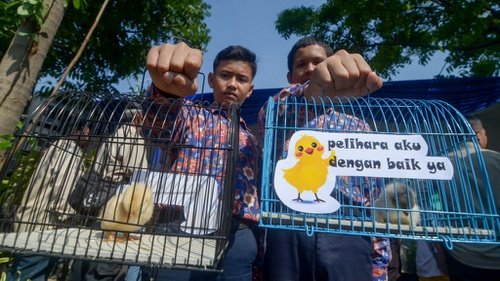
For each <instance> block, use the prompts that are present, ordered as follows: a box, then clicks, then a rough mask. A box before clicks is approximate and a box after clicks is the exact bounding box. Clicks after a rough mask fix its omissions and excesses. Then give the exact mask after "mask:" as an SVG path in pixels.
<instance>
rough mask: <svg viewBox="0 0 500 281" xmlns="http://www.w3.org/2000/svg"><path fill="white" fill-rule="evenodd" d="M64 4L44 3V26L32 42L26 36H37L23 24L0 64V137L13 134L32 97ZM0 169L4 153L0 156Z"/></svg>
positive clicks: (50, 0)
mask: <svg viewBox="0 0 500 281" xmlns="http://www.w3.org/2000/svg"><path fill="white" fill-rule="evenodd" d="M63 2H64V0H45V1H44V3H43V5H44V9H45V11H46V14H45V18H44V22H43V24H42V26H41V29H40V31H39V33H38V41H37V42H34V41H33V40H32V39H31V38H30V37H29V36H26V35H23V33H24V34H26V33H31V34H33V33H37V30H35V28H36V26H35V25H34V23H33V22H29V21H26V22H25V23H23V24H22V25H21V26H20V28H19V30H18V31H17V32H16V35H15V36H14V38H13V39H12V42H11V44H10V46H9V48H8V49H7V51H6V52H5V55H4V57H3V58H2V61H1V62H0V120H1V122H0V135H9V134H12V133H13V132H14V131H15V128H16V123H17V121H18V120H19V119H20V118H21V115H22V114H23V112H24V109H25V107H26V105H28V103H29V101H30V100H31V98H32V96H33V88H34V87H35V82H36V79H37V77H38V74H39V72H40V70H41V68H42V65H43V62H44V60H45V57H46V56H47V53H48V51H49V49H50V46H51V44H52V41H53V40H54V36H55V35H56V33H57V30H58V28H59V25H60V24H61V21H62V19H63V17H64V13H65V8H64V5H63V4H64V3H63ZM0 154H1V155H0V167H1V166H3V162H4V153H1V152H0Z"/></svg>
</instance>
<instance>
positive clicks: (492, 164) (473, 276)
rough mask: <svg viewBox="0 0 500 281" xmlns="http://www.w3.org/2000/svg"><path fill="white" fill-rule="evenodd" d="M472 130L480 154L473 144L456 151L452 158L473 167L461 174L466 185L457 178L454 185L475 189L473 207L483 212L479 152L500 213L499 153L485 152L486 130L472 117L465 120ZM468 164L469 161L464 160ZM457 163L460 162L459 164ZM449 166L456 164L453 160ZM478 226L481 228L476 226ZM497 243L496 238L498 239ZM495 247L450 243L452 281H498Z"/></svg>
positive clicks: (498, 247)
mask: <svg viewBox="0 0 500 281" xmlns="http://www.w3.org/2000/svg"><path fill="white" fill-rule="evenodd" d="M467 119H468V121H469V123H470V125H471V126H472V129H473V130H474V132H475V133H476V135H477V138H478V142H479V145H480V147H481V149H480V151H476V149H475V146H474V144H473V143H472V142H469V143H467V144H465V145H464V146H463V147H461V148H459V149H458V151H455V152H454V154H453V157H457V158H461V157H467V159H471V161H472V162H471V163H472V165H467V166H466V167H465V169H463V172H465V173H466V175H464V177H463V178H465V179H468V181H466V182H460V180H459V179H457V181H456V184H457V186H458V187H459V189H460V185H462V184H466V185H470V186H472V187H476V186H477V191H476V192H474V193H473V194H472V197H473V198H472V199H471V200H473V201H474V202H473V203H474V204H473V206H475V207H476V210H475V211H476V212H479V213H480V212H482V210H480V209H479V207H481V206H483V205H482V204H480V202H485V201H486V199H485V194H487V190H486V188H487V185H486V182H485V178H484V177H483V176H481V175H482V172H483V171H482V170H481V165H480V163H479V161H478V158H479V157H478V155H477V154H478V153H481V154H482V157H483V160H484V167H486V171H487V172H488V175H489V181H490V185H491V189H492V190H491V191H492V194H493V201H494V206H495V208H496V213H497V214H498V213H499V211H500V208H499V206H500V177H499V176H498V175H500V153H499V152H497V151H493V150H489V149H486V148H485V147H486V145H487V138H486V130H485V129H484V128H483V126H482V123H481V121H480V120H479V119H477V118H475V117H468V118H467ZM467 161H469V160H467ZM458 162H460V161H458ZM452 163H455V162H454V161H452ZM479 227H481V226H480V225H479ZM495 228H496V229H495V230H496V231H497V233H499V231H500V229H499V226H498V225H495ZM497 240H498V237H497ZM496 242H497V244H474V243H453V249H452V250H449V251H446V262H447V265H448V274H449V277H450V280H451V281H472V280H474V281H481V280H500V243H498V242H499V241H496Z"/></svg>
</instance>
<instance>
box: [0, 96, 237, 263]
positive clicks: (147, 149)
mask: <svg viewBox="0 0 500 281" xmlns="http://www.w3.org/2000/svg"><path fill="white" fill-rule="evenodd" d="M212 112H219V113H220V112H224V114H212ZM238 114H239V110H238V109H237V108H236V107H231V108H224V109H221V108H219V107H217V106H216V105H213V104H208V103H201V102H200V103H194V102H190V101H186V100H184V99H171V100H169V99H165V100H163V101H162V102H158V101H155V100H153V98H151V97H145V96H133V95H111V94H88V93H67V94H59V95H56V96H55V97H51V98H49V99H47V100H46V101H45V102H44V103H43V104H42V105H41V106H40V107H39V108H38V109H37V110H36V111H35V112H34V113H33V114H32V115H31V117H30V118H29V119H28V120H27V122H26V124H27V125H26V126H25V128H24V129H23V130H21V131H20V132H19V133H18V134H17V138H16V141H15V143H14V149H12V150H11V151H10V153H9V155H8V158H7V163H8V165H5V168H4V169H3V170H2V172H1V174H0V175H1V179H2V188H3V190H5V191H4V193H3V195H2V197H1V201H0V202H1V206H2V211H3V213H2V216H1V218H0V229H1V233H0V248H2V249H3V250H8V251H13V252H19V253H21V254H27V255H30V254H34V253H36V254H37V255H47V256H55V257H63V258H76V259H82V260H92V261H107V262H117V263H123V264H137V265H147V266H149V267H151V266H153V267H155V266H156V267H174V268H175V267H181V268H195V269H196V268H197V269H204V270H219V266H220V261H221V259H222V257H223V253H224V249H225V247H226V246H227V243H228V236H229V230H230V222H231V221H230V220H231V217H232V202H233V199H232V198H233V190H232V189H233V188H234V185H235V184H234V183H235V180H236V179H235V176H234V175H235V173H234V167H235V166H236V157H237V151H236V152H235V151H234V149H235V148H238V124H237V122H236V124H232V122H231V121H230V120H238V119H239V116H238ZM223 115H224V116H227V118H221V116H223ZM194 126H196V127H197V128H198V129H199V130H200V131H189V128H193V127H194ZM228 128H229V129H228ZM201 131H203V132H205V133H206V134H207V136H210V135H220V136H221V138H220V140H221V141H220V142H219V141H217V140H214V139H212V138H201V137H199V136H197V135H196V134H199V133H200V132H201ZM190 134H193V135H194V137H193V135H190ZM188 136H190V138H189V141H187V139H188ZM200 155H201V156H203V157H199V156H200Z"/></svg>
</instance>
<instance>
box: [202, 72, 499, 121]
mask: <svg viewBox="0 0 500 281" xmlns="http://www.w3.org/2000/svg"><path fill="white" fill-rule="evenodd" d="M257 86H258V85H257ZM280 90H281V89H280V88H274V89H259V90H254V92H253V94H252V96H251V97H250V98H249V99H247V100H246V101H245V103H244V104H243V106H242V107H241V110H242V116H243V119H244V120H245V121H246V122H247V123H248V125H253V124H255V123H257V117H258V113H259V110H260V108H261V107H262V105H263V104H264V103H265V102H266V101H267V99H268V98H269V97H270V96H272V95H274V94H276V93H278V92H279V91H280ZM371 96H373V97H378V98H406V99H439V100H443V101H446V102H448V103H449V104H451V105H452V106H453V107H455V108H456V109H457V110H458V111H460V112H461V113H462V114H472V113H476V112H479V111H481V110H484V109H486V108H488V107H490V106H492V105H494V104H496V103H498V102H500V77H485V78H454V79H430V80H412V81H398V82H385V83H384V86H383V87H382V89H380V90H378V91H377V92H375V93H373V94H372V95H371ZM196 99H203V100H208V101H210V102H212V101H213V99H212V93H206V94H202V95H196Z"/></svg>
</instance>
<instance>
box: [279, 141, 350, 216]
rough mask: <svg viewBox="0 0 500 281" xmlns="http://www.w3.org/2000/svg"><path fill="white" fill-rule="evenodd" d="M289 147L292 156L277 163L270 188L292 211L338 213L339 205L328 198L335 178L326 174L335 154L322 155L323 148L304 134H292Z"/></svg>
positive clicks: (323, 152) (323, 153) (318, 142)
mask: <svg viewBox="0 0 500 281" xmlns="http://www.w3.org/2000/svg"><path fill="white" fill-rule="evenodd" d="M290 147H293V155H290V154H292V151H289V153H290V154H289V157H287V158H286V159H284V160H281V161H278V163H277V167H276V170H275V173H276V175H275V185H274V186H275V190H276V193H277V195H278V197H279V198H280V200H281V201H282V202H283V203H285V205H287V206H288V207H290V208H292V209H294V210H297V211H303V212H308V213H331V212H335V211H336V210H338V209H339V208H340V204H339V202H338V201H337V200H335V198H333V197H331V196H330V194H331V192H332V190H333V188H334V185H335V176H333V175H331V174H332V173H329V170H330V169H331V167H330V165H329V163H330V161H334V158H335V151H333V150H332V151H331V152H328V153H325V152H326V151H325V146H324V145H323V144H322V143H321V142H320V141H319V140H318V139H317V138H315V137H314V136H311V135H306V134H295V135H294V136H293V137H292V139H291V140H290ZM325 154H326V155H325ZM290 156H291V157H290Z"/></svg>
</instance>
